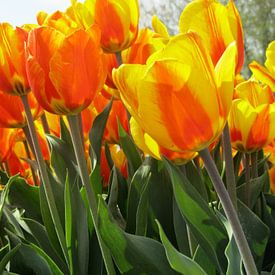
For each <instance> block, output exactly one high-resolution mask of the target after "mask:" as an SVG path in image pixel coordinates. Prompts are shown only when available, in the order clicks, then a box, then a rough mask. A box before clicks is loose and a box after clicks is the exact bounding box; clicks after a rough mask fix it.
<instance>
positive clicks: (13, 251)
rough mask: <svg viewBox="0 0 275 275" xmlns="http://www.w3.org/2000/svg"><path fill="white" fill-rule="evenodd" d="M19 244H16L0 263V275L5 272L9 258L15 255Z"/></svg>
mask: <svg viewBox="0 0 275 275" xmlns="http://www.w3.org/2000/svg"><path fill="white" fill-rule="evenodd" d="M20 246H21V244H17V245H16V246H15V247H14V248H12V249H11V250H10V251H9V252H8V253H7V254H6V255H5V256H4V257H3V258H2V259H1V261H0V274H2V273H3V272H4V270H5V267H6V266H7V264H8V263H9V261H10V260H11V258H12V257H13V256H14V255H15V254H16V252H17V251H18V249H19V248H20Z"/></svg>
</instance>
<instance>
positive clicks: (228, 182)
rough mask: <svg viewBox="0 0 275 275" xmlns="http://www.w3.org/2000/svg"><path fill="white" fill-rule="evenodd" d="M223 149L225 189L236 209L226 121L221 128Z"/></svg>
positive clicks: (233, 174) (234, 184)
mask: <svg viewBox="0 0 275 275" xmlns="http://www.w3.org/2000/svg"><path fill="white" fill-rule="evenodd" d="M223 151H224V159H225V175H226V186H227V191H228V194H229V197H230V199H231V201H232V203H233V205H234V207H235V208H236V209H237V192H236V182H235V172H234V164H233V158H232V147H231V140H230V132H229V127H228V124H227V123H226V125H225V127H224V130H223Z"/></svg>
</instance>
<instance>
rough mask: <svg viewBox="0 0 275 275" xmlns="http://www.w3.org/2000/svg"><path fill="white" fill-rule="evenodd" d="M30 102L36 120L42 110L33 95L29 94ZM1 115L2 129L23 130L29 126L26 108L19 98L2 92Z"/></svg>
mask: <svg viewBox="0 0 275 275" xmlns="http://www.w3.org/2000/svg"><path fill="white" fill-rule="evenodd" d="M28 100H29V104H30V108H31V112H32V116H33V119H34V120H36V119H37V118H38V117H39V116H41V114H42V108H41V107H40V105H39V104H38V103H37V101H36V99H35V97H34V96H33V94H32V93H29V94H28ZM0 113H1V116H0V128H23V127H25V126H26V125H27V121H26V117H25V111H24V107H23V104H22V101H21V100H20V98H19V97H16V96H13V95H9V94H6V93H3V92H1V91H0Z"/></svg>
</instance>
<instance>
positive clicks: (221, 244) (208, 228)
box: [164, 160, 228, 273]
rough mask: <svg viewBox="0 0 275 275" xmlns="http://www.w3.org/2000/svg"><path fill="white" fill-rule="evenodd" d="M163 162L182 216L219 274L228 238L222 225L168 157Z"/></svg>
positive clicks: (223, 264) (224, 267)
mask: <svg viewBox="0 0 275 275" xmlns="http://www.w3.org/2000/svg"><path fill="white" fill-rule="evenodd" d="M164 163H165V166H166V167H167V169H168V171H169V174H170V177H171V180H172V183H173V188H174V196H175V199H176V202H177V204H178V207H179V209H180V212H181V214H182V216H183V217H184V218H185V221H186V222H187V224H188V226H189V227H190V229H191V231H192V233H193V235H194V237H195V238H196V239H197V241H198V243H199V244H200V245H201V247H202V248H203V249H204V251H205V252H206V253H207V255H208V256H209V258H210V259H211V260H212V262H213V264H215V265H216V266H217V269H218V270H219V271H220V272H221V273H223V272H225V269H226V258H225V255H224V250H225V247H226V245H227V243H228V237H227V233H226V230H225V228H224V226H223V224H222V223H221V221H220V220H219V218H218V217H217V216H216V214H215V213H214V212H213V210H212V209H211V208H210V207H209V205H208V204H207V203H206V202H205V200H204V199H203V198H202V197H201V195H200V194H199V193H198V191H197V190H196V189H195V188H194V187H193V186H192V184H190V183H189V181H188V180H187V179H186V177H185V176H184V175H183V174H182V173H181V172H180V171H179V169H178V168H177V167H175V166H174V165H172V164H171V163H170V162H169V161H167V160H164Z"/></svg>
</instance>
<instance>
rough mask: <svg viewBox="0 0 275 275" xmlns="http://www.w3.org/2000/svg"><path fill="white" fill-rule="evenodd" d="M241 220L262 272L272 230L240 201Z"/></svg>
mask: <svg viewBox="0 0 275 275" xmlns="http://www.w3.org/2000/svg"><path fill="white" fill-rule="evenodd" d="M238 212H239V219H240V222H241V225H242V228H243V231H244V234H245V236H246V238H247V241H248V244H249V247H250V249H251V252H252V255H253V257H254V260H255V263H256V265H257V267H258V269H259V270H260V268H261V266H262V261H263V256H264V252H265V249H266V245H267V241H268V238H269V234H270V230H269V228H268V227H267V225H266V224H264V223H263V222H262V221H261V220H260V219H259V217H258V216H257V215H256V214H254V213H253V212H252V211H251V210H250V209H249V208H248V207H247V206H246V205H245V204H243V203H242V202H241V201H240V200H238Z"/></svg>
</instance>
